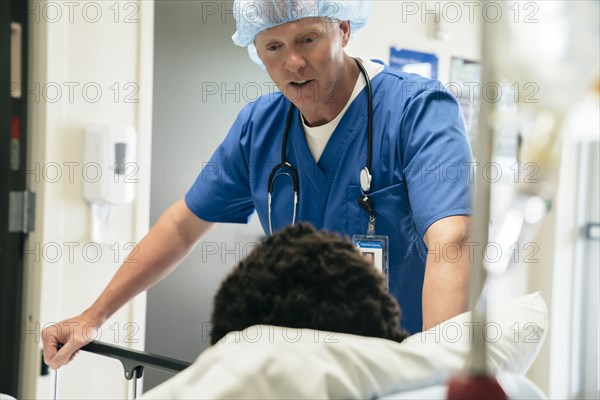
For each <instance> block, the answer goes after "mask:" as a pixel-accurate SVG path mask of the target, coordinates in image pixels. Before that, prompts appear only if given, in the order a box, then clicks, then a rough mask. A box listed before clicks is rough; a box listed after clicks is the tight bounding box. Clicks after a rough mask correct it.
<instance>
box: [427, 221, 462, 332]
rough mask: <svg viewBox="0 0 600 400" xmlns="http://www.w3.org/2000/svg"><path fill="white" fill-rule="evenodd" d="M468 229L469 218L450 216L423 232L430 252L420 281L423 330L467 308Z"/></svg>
mask: <svg viewBox="0 0 600 400" xmlns="http://www.w3.org/2000/svg"><path fill="white" fill-rule="evenodd" d="M469 227H470V220H469V217H466V216H452V217H447V218H444V219H441V220H438V221H437V222H435V223H433V224H432V225H431V227H429V229H428V230H427V232H426V233H425V236H424V238H423V239H424V241H425V244H426V245H427V248H428V249H429V250H428V253H427V261H426V263H425V279H424V281H423V303H422V304H423V330H426V329H429V328H431V327H433V326H435V325H436V324H439V323H440V322H443V321H446V320H447V319H449V318H452V317H454V316H455V315H458V314H460V313H462V312H464V311H465V309H466V305H467V285H468V279H469V247H468V240H469Z"/></svg>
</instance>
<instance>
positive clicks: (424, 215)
mask: <svg viewBox="0 0 600 400" xmlns="http://www.w3.org/2000/svg"><path fill="white" fill-rule="evenodd" d="M371 84H372V88H373V159H372V175H373V182H372V187H371V193H370V197H371V199H372V200H373V201H374V203H375V214H376V234H378V235H387V236H388V237H389V240H390V242H389V247H390V250H389V256H390V258H389V289H390V292H391V293H392V294H393V295H394V296H395V297H396V298H397V300H398V302H399V304H400V307H401V309H402V319H401V322H402V326H403V328H404V329H406V330H407V331H409V333H415V332H418V331H420V330H421V329H422V306H421V303H422V299H421V297H422V288H423V277H424V272H425V260H426V257H427V248H426V246H425V243H424V242H423V239H422V238H423V235H424V234H425V232H426V230H427V228H428V227H429V226H430V225H431V224H432V223H433V222H435V221H437V220H439V219H441V218H444V217H447V216H452V215H469V214H470V213H471V209H470V199H471V195H470V190H469V189H470V182H472V176H471V170H472V158H471V149H470V146H469V143H468V140H467V136H466V133H465V126H464V120H463V117H462V113H461V111H460V107H459V105H458V103H457V101H456V100H455V98H454V97H453V95H452V94H450V93H449V92H448V91H446V90H445V89H444V88H443V87H442V85H441V84H440V83H439V82H438V81H432V80H429V79H426V78H423V77H420V76H418V75H415V74H406V73H403V72H399V71H396V70H394V69H391V68H390V67H387V66H386V67H385V69H384V70H383V71H382V72H380V73H379V74H378V75H377V76H375V78H374V79H373V80H372V82H371ZM289 106H290V102H289V101H288V100H287V99H286V98H285V97H284V96H283V95H281V94H280V93H276V94H270V95H265V96H262V97H261V98H259V99H258V100H256V101H255V102H253V103H250V104H248V105H247V106H246V107H245V108H244V109H243V110H242V111H241V112H240V114H239V115H238V117H237V119H236V121H235V123H234V124H233V126H232V128H231V130H230V131H229V133H228V135H227V137H226V138H225V140H224V141H223V143H222V144H221V145H220V146H219V147H218V148H217V150H216V151H215V153H214V154H213V156H212V158H211V160H210V162H209V163H207V164H206V165H205V167H204V169H203V170H202V172H201V173H200V175H199V176H198V178H197V179H196V181H195V183H194V184H193V185H192V187H191V188H190V190H189V191H188V193H187V194H186V196H185V201H186V204H187V206H188V207H189V209H190V210H191V211H192V212H193V213H194V214H195V215H197V216H198V217H200V218H202V219H203V220H205V221H209V222H232V223H247V222H248V220H249V218H250V217H251V215H252V214H253V212H254V211H256V212H257V213H258V216H259V218H260V221H261V224H262V227H263V229H264V231H265V233H266V234H268V232H269V222H268V216H267V212H268V211H267V181H268V177H269V174H270V172H271V170H272V169H273V168H274V167H275V166H276V165H277V164H279V163H280V162H281V143H282V138H283V131H284V127H285V120H286V115H287V111H288V109H289ZM300 118H301V116H300V113H299V111H298V110H296V111H295V114H294V116H293V122H292V126H291V128H290V133H289V139H288V144H287V150H286V154H287V159H288V161H289V162H290V163H291V164H292V165H293V166H294V167H295V168H296V170H297V171H298V174H299V183H300V188H299V203H298V215H297V221H298V222H300V221H308V222H311V223H312V224H313V225H314V226H315V227H316V228H317V229H326V230H329V231H334V232H338V233H340V234H342V235H347V236H352V235H354V234H365V233H366V231H367V223H368V214H367V213H366V212H365V211H364V210H362V209H361V208H360V207H359V205H358V204H357V202H356V200H357V199H358V197H359V196H360V194H361V190H360V181H359V174H360V170H361V169H362V168H363V167H364V166H365V165H366V158H367V93H366V90H363V91H362V92H361V93H360V94H359V96H358V97H357V98H356V99H355V100H354V102H353V103H352V104H351V105H350V107H349V108H348V110H347V112H346V114H345V115H344V116H343V118H342V120H341V121H340V123H339V125H338V126H337V128H336V129H335V131H334V132H333V134H332V136H331V138H330V140H329V142H328V143H327V146H326V148H325V150H324V152H323V154H322V156H321V158H320V160H319V162H318V163H316V162H315V160H314V158H313V157H312V155H311V153H310V150H309V147H308V144H307V142H306V139H305V135H304V131H303V129H302V124H301V120H300ZM292 214H293V191H292V183H291V179H289V178H288V177H287V176H285V175H284V176H281V177H279V178H278V179H277V180H276V181H275V185H274V190H273V200H272V221H273V231H276V230H277V229H280V228H283V227H284V226H285V225H286V224H289V223H291V222H292Z"/></svg>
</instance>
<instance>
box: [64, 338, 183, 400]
mask: <svg viewBox="0 0 600 400" xmlns="http://www.w3.org/2000/svg"><path fill="white" fill-rule="evenodd" d="M81 350H83V351H86V352H88V353H94V354H98V355H101V356H104V357H110V358H114V359H117V360H119V361H120V362H121V364H122V365H123V370H124V374H125V379H127V380H133V398H134V399H135V398H136V396H137V380H138V379H140V378H141V377H142V375H143V373H144V368H145V367H148V368H154V369H158V370H161V371H166V372H172V373H177V372H181V371H183V370H184V369H186V368H187V367H189V366H190V365H191V363H189V362H186V361H182V360H177V359H174V358H170V357H164V356H159V355H156V354H152V353H147V352H145V351H139V350H132V349H128V348H125V347H120V346H115V345H111V344H107V343H102V342H98V341H93V342H91V343H88V344H87V345H85V346H83V347H82V348H81ZM54 377H55V378H54V379H55V380H54V399H55V400H56V398H57V397H56V395H57V388H58V370H57V371H55V375H54Z"/></svg>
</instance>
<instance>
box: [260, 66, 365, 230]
mask: <svg viewBox="0 0 600 400" xmlns="http://www.w3.org/2000/svg"><path fill="white" fill-rule="evenodd" d="M354 61H355V62H356V65H358V68H359V69H360V72H361V73H362V75H363V77H364V79H365V82H366V87H367V96H368V107H367V108H368V109H367V164H366V166H365V167H364V168H363V169H362V170H361V171H360V188H361V190H362V194H361V196H360V197H359V198H358V200H357V202H358V204H359V205H360V207H361V208H362V209H363V210H365V211H367V212H368V213H369V216H370V218H371V220H374V215H375V213H374V210H375V204H374V202H373V200H372V199H371V198H370V197H369V194H368V193H369V191H370V190H371V181H372V179H373V177H372V176H371V158H372V156H373V92H372V90H371V80H370V79H369V74H367V70H365V67H364V66H363V65H362V63H361V62H360V61H359V60H358V59H356V58H355V59H354ZM295 109H296V106H294V104H293V103H292V104H291V105H290V109H289V111H288V113H287V118H286V121H285V130H284V131H283V141H282V143H281V162H280V163H279V164H277V165H276V166H275V168H273V170H272V171H271V173H270V174H269V180H268V184H267V190H268V199H267V203H268V218H269V234H271V235H272V234H273V226H272V221H271V200H272V194H273V184H274V183H275V180H276V179H277V178H279V177H280V176H282V175H287V176H289V177H290V178H291V179H292V187H293V190H294V213H293V215H292V225H294V224H295V223H296V212H297V211H298V192H299V189H300V188H299V186H300V185H299V179H298V172H297V171H296V168H294V166H293V165H292V164H290V163H289V162H288V161H287V160H286V154H285V153H286V149H287V140H288V136H289V133H290V126H291V123H292V116H293V115H294V110H295ZM278 172H281V174H278Z"/></svg>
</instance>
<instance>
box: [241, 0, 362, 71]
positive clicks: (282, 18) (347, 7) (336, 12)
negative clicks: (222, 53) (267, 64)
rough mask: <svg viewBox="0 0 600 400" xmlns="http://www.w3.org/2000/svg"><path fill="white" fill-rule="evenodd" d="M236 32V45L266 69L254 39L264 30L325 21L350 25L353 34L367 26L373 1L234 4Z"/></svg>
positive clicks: (297, 0)
mask: <svg viewBox="0 0 600 400" xmlns="http://www.w3.org/2000/svg"><path fill="white" fill-rule="evenodd" d="M233 14H234V16H235V21H236V27H237V31H236V32H235V34H234V35H233V36H232V37H231V38H232V39H233V43H235V44H236V45H237V46H240V47H246V46H247V47H248V54H249V55H250V58H251V59H252V61H254V62H255V63H257V64H258V65H260V66H263V63H262V61H261V60H260V58H259V57H258V52H257V51H256V47H254V38H255V37H256V35H258V34H259V33H260V32H262V31H264V30H265V29H269V28H272V27H274V26H277V25H281V24H285V23H287V22H292V21H297V20H299V19H302V18H309V17H313V18H314V17H326V18H332V19H336V20H340V21H350V30H351V34H352V35H354V34H355V33H356V32H357V31H358V30H360V29H361V28H362V27H363V26H365V25H366V24H367V20H368V19H369V16H370V15H371V1H370V0H337V1H333V0H235V2H234V4H233Z"/></svg>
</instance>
